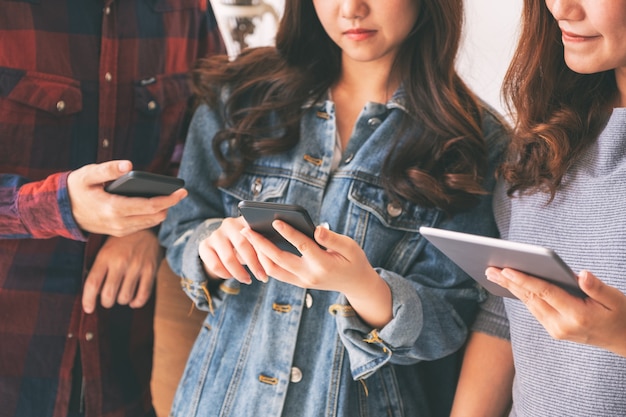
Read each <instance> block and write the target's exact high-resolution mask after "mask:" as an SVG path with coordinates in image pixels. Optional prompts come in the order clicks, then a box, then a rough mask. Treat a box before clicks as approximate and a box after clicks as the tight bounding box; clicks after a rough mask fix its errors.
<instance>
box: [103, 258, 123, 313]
mask: <svg viewBox="0 0 626 417" xmlns="http://www.w3.org/2000/svg"><path fill="white" fill-rule="evenodd" d="M122 280H123V273H122V272H121V271H120V269H119V268H111V267H110V265H109V270H108V271H107V274H106V277H105V280H104V285H103V286H102V291H101V292H100V304H101V305H102V307H105V308H111V307H113V306H114V305H115V302H116V301H117V294H118V292H119V289H120V286H121V285H122Z"/></svg>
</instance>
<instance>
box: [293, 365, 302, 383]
mask: <svg viewBox="0 0 626 417" xmlns="http://www.w3.org/2000/svg"><path fill="white" fill-rule="evenodd" d="M300 381H302V371H301V370H300V368H296V367H295V366H294V367H293V368H291V382H293V383H296V384H297V383H298V382H300Z"/></svg>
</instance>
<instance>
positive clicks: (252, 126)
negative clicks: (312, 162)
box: [193, 0, 488, 212]
mask: <svg viewBox="0 0 626 417" xmlns="http://www.w3.org/2000/svg"><path fill="white" fill-rule="evenodd" d="M415 1H416V2H418V3H419V8H420V9H419V16H418V19H417V22H416V24H415V27H414V28H413V30H412V31H411V33H410V35H409V36H408V37H407V39H406V40H405V41H404V42H403V44H402V45H401V47H400V51H399V53H398V55H397V58H396V61H395V63H394V70H395V71H398V74H399V75H400V79H401V80H402V85H403V87H404V89H405V90H406V93H407V96H408V103H407V105H408V110H409V115H410V116H409V117H408V118H407V120H405V122H404V123H403V125H404V127H405V128H408V127H411V126H414V125H416V124H418V125H420V126H421V127H423V132H421V133H420V134H419V136H415V137H414V138H412V139H411V140H408V141H407V140H404V141H399V140H397V139H396V140H397V142H396V146H395V149H394V150H393V151H392V152H390V153H389V154H388V155H387V156H386V159H385V162H384V165H383V169H382V171H383V172H381V178H382V182H383V185H384V187H385V189H386V191H387V193H388V194H389V195H390V198H392V199H405V200H408V201H411V202H414V203H417V204H422V205H424V206H427V207H438V208H441V209H443V210H445V211H447V212H455V211H460V210H463V209H466V208H468V207H471V206H473V205H474V204H475V203H476V202H477V200H478V196H480V195H483V194H485V192H484V190H483V188H482V186H481V183H482V180H483V178H484V176H485V175H486V171H487V167H488V157H487V149H486V145H485V140H484V137H483V134H482V129H481V107H480V105H479V103H478V102H477V100H476V98H475V96H474V95H473V93H472V92H471V91H470V90H469V89H468V87H467V86H466V85H465V84H464V83H463V81H462V80H461V79H460V78H459V76H458V74H457V72H456V70H455V59H456V56H457V52H458V48H459V43H460V38H461V30H462V23H463V0H415ZM340 71H341V50H340V49H339V47H338V46H337V45H336V44H335V43H334V42H333V41H332V40H331V39H330V38H329V37H328V35H327V34H326V32H325V31H324V29H323V27H322V25H321V23H320V21H319V19H318V18H317V14H316V12H315V9H314V7H313V2H312V1H311V0H287V1H286V2H285V9H284V14H283V18H282V20H281V22H280V25H279V28H278V33H277V36H276V47H275V48H274V47H263V48H254V49H249V50H244V51H243V52H242V53H241V54H240V55H239V56H238V57H237V58H236V59H235V60H233V61H229V60H228V58H227V57H223V56H222V57H212V58H209V59H206V60H201V61H199V63H198V65H197V68H196V69H195V70H194V73H193V84H194V88H195V93H196V95H197V97H199V99H200V100H201V102H206V103H208V104H209V105H211V106H215V105H216V104H217V99H218V97H217V94H219V91H220V89H219V88H216V86H224V85H226V86H228V89H229V94H230V96H229V98H228V100H227V102H226V103H225V106H224V109H223V111H224V118H225V120H226V127H225V128H224V129H223V130H222V131H220V132H219V133H218V134H217V135H216V136H215V137H214V139H213V149H214V151H215V153H216V155H217V157H218V159H219V161H220V163H221V165H222V168H223V170H224V175H223V176H222V178H221V179H220V180H219V181H218V185H220V186H228V185H230V184H232V183H233V182H234V181H236V180H237V178H239V176H240V175H241V173H242V172H243V171H244V169H245V167H246V165H247V164H249V163H251V162H252V161H254V160H256V159H257V158H260V157H262V156H264V155H271V154H276V153H281V152H284V151H286V150H288V149H290V148H292V147H293V146H294V145H295V144H296V143H297V142H298V140H299V134H300V132H299V129H300V118H301V116H302V113H303V111H304V110H303V106H304V104H305V103H307V102H310V100H318V99H321V98H322V97H323V96H324V95H325V94H326V93H327V91H328V89H329V88H330V87H331V85H333V84H334V83H335V82H336V81H337V80H338V78H339V76H340ZM277 131H278V132H281V133H282V134H281V135H280V136H279V137H277V136H276V132H277ZM398 136H400V135H398ZM224 143H227V144H228V149H229V151H228V155H226V154H225V153H223V152H222V149H223V146H222V145H223V144H224Z"/></svg>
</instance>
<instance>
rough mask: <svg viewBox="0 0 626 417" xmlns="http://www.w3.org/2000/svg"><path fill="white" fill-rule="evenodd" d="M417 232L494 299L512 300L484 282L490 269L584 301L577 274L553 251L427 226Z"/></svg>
mask: <svg viewBox="0 0 626 417" xmlns="http://www.w3.org/2000/svg"><path fill="white" fill-rule="evenodd" d="M419 230H420V233H421V234H422V236H424V237H425V238H426V239H427V240H428V241H429V242H430V243H432V244H433V245H434V246H435V247H436V248H437V249H439V250H440V251H441V252H443V253H444V254H445V255H446V256H447V257H448V258H450V259H451V260H452V261H453V262H454V263H455V264H457V265H458V266H459V267H460V268H461V269H463V270H464V271H465V272H466V273H467V274H468V275H469V276H470V277H472V278H473V279H474V280H476V281H478V282H479V283H480V284H481V285H482V286H483V287H484V288H485V289H486V290H487V291H489V292H491V293H493V294H495V295H499V296H501V297H509V298H515V296H514V295H513V294H511V293H510V292H509V290H507V289H505V288H503V287H501V286H499V285H497V284H495V283H493V282H491V281H489V280H487V278H486V277H485V269H487V267H489V266H494V267H497V268H505V267H506V268H512V269H515V270H518V271H521V272H525V273H526V274H528V275H533V276H535V277H538V278H543V279H545V280H547V281H550V282H552V283H554V284H557V285H559V286H560V287H562V288H564V289H566V290H567V291H569V292H570V293H572V294H574V295H577V296H581V297H584V294H583V292H582V291H581V290H580V288H579V287H578V279H577V277H576V274H575V273H574V271H572V270H571V269H570V267H569V266H567V264H566V263H565V262H564V261H563V260H562V259H561V258H560V257H559V255H557V253H556V252H554V251H553V250H552V249H548V248H544V247H542V246H537V245H530V244H527V243H518V242H511V241H509V240H504V239H497V238H492V237H485V236H478V235H472V234H468V233H461V232H453V231H450V230H443V229H436V228H432V227H426V226H422V227H420V229H419Z"/></svg>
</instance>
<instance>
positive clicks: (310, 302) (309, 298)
mask: <svg viewBox="0 0 626 417" xmlns="http://www.w3.org/2000/svg"><path fill="white" fill-rule="evenodd" d="M304 305H306V308H311V306H313V296H312V295H311V294H310V293H306V297H304Z"/></svg>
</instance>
